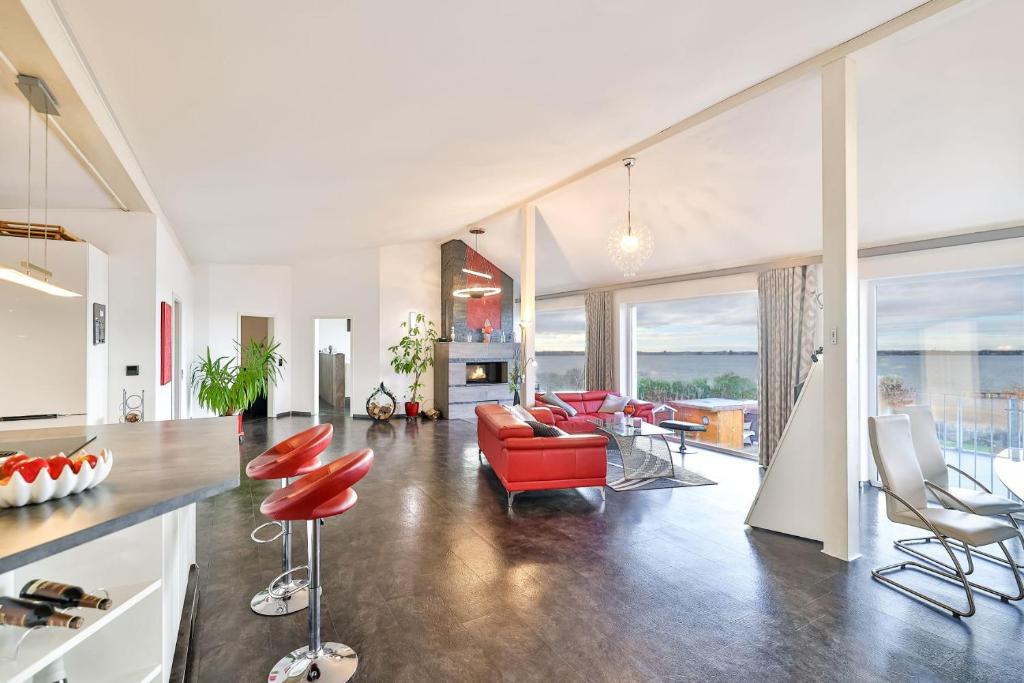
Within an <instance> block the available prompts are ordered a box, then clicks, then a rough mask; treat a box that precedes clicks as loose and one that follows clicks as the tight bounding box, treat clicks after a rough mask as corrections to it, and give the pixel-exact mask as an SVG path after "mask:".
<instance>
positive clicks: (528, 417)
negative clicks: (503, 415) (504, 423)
mask: <svg viewBox="0 0 1024 683" xmlns="http://www.w3.org/2000/svg"><path fill="white" fill-rule="evenodd" d="M508 411H509V412H510V413H512V415H513V416H515V417H517V418H519V419H520V420H522V421H523V422H532V421H533V420H536V419H537V418H535V417H534V416H533V414H532V413H531V412H530V411H529V410H527V409H526V408H524V407H522V406H521V405H514V406H512V407H511V408H509V409H508Z"/></svg>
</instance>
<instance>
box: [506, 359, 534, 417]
mask: <svg viewBox="0 0 1024 683" xmlns="http://www.w3.org/2000/svg"><path fill="white" fill-rule="evenodd" d="M522 350H523V347H522V346H516V350H515V352H514V353H513V354H512V368H511V369H510V370H509V372H508V389H509V391H511V392H512V405H514V406H517V405H519V404H520V403H521V402H522V399H521V397H520V396H519V388H520V387H522V386H523V383H524V382H526V366H528V365H534V362H533V359H532V358H526V359H524V358H523V354H522Z"/></svg>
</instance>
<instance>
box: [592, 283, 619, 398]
mask: <svg viewBox="0 0 1024 683" xmlns="http://www.w3.org/2000/svg"><path fill="white" fill-rule="evenodd" d="M585 306H586V308H585V310H586V315H587V350H586V353H587V365H586V368H587V369H586V387H587V390H588V391H611V390H612V389H614V384H615V350H614V348H613V346H612V327H613V325H612V323H613V318H612V316H613V315H614V311H613V305H612V293H611V292H588V293H587V296H586V304H585Z"/></svg>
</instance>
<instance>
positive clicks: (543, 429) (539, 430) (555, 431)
mask: <svg viewBox="0 0 1024 683" xmlns="http://www.w3.org/2000/svg"><path fill="white" fill-rule="evenodd" d="M526 424H528V425H530V428H531V429H532V430H533V435H534V436H565V432H563V431H562V430H561V429H559V428H558V427H552V426H551V425H546V424H544V423H543V422H537V421H536V420H528V421H527V422H526Z"/></svg>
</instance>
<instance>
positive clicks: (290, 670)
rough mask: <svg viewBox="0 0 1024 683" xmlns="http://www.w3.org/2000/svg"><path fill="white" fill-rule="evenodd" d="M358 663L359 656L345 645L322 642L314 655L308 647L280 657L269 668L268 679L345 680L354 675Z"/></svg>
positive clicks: (320, 682) (327, 682) (337, 682)
mask: <svg viewBox="0 0 1024 683" xmlns="http://www.w3.org/2000/svg"><path fill="white" fill-rule="evenodd" d="M358 666H359V656H358V655H357V654H356V653H355V650H353V649H352V648H350V647H349V646H348V645H342V644H341V643H323V645H321V646H320V649H319V651H317V652H316V653H315V654H314V655H313V656H311V655H310V651H309V647H308V646H307V647H303V648H299V649H298V650H294V651H292V652H290V653H288V654H287V655H285V656H284V657H282V658H281V659H280V660H278V662H277V664H275V665H274V668H273V669H271V670H270V675H269V676H268V677H267V681H268V682H270V683H289V682H298V681H317V682H318V683H344V681H347V680H349V679H350V678H352V676H353V675H355V673H356V667H358Z"/></svg>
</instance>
